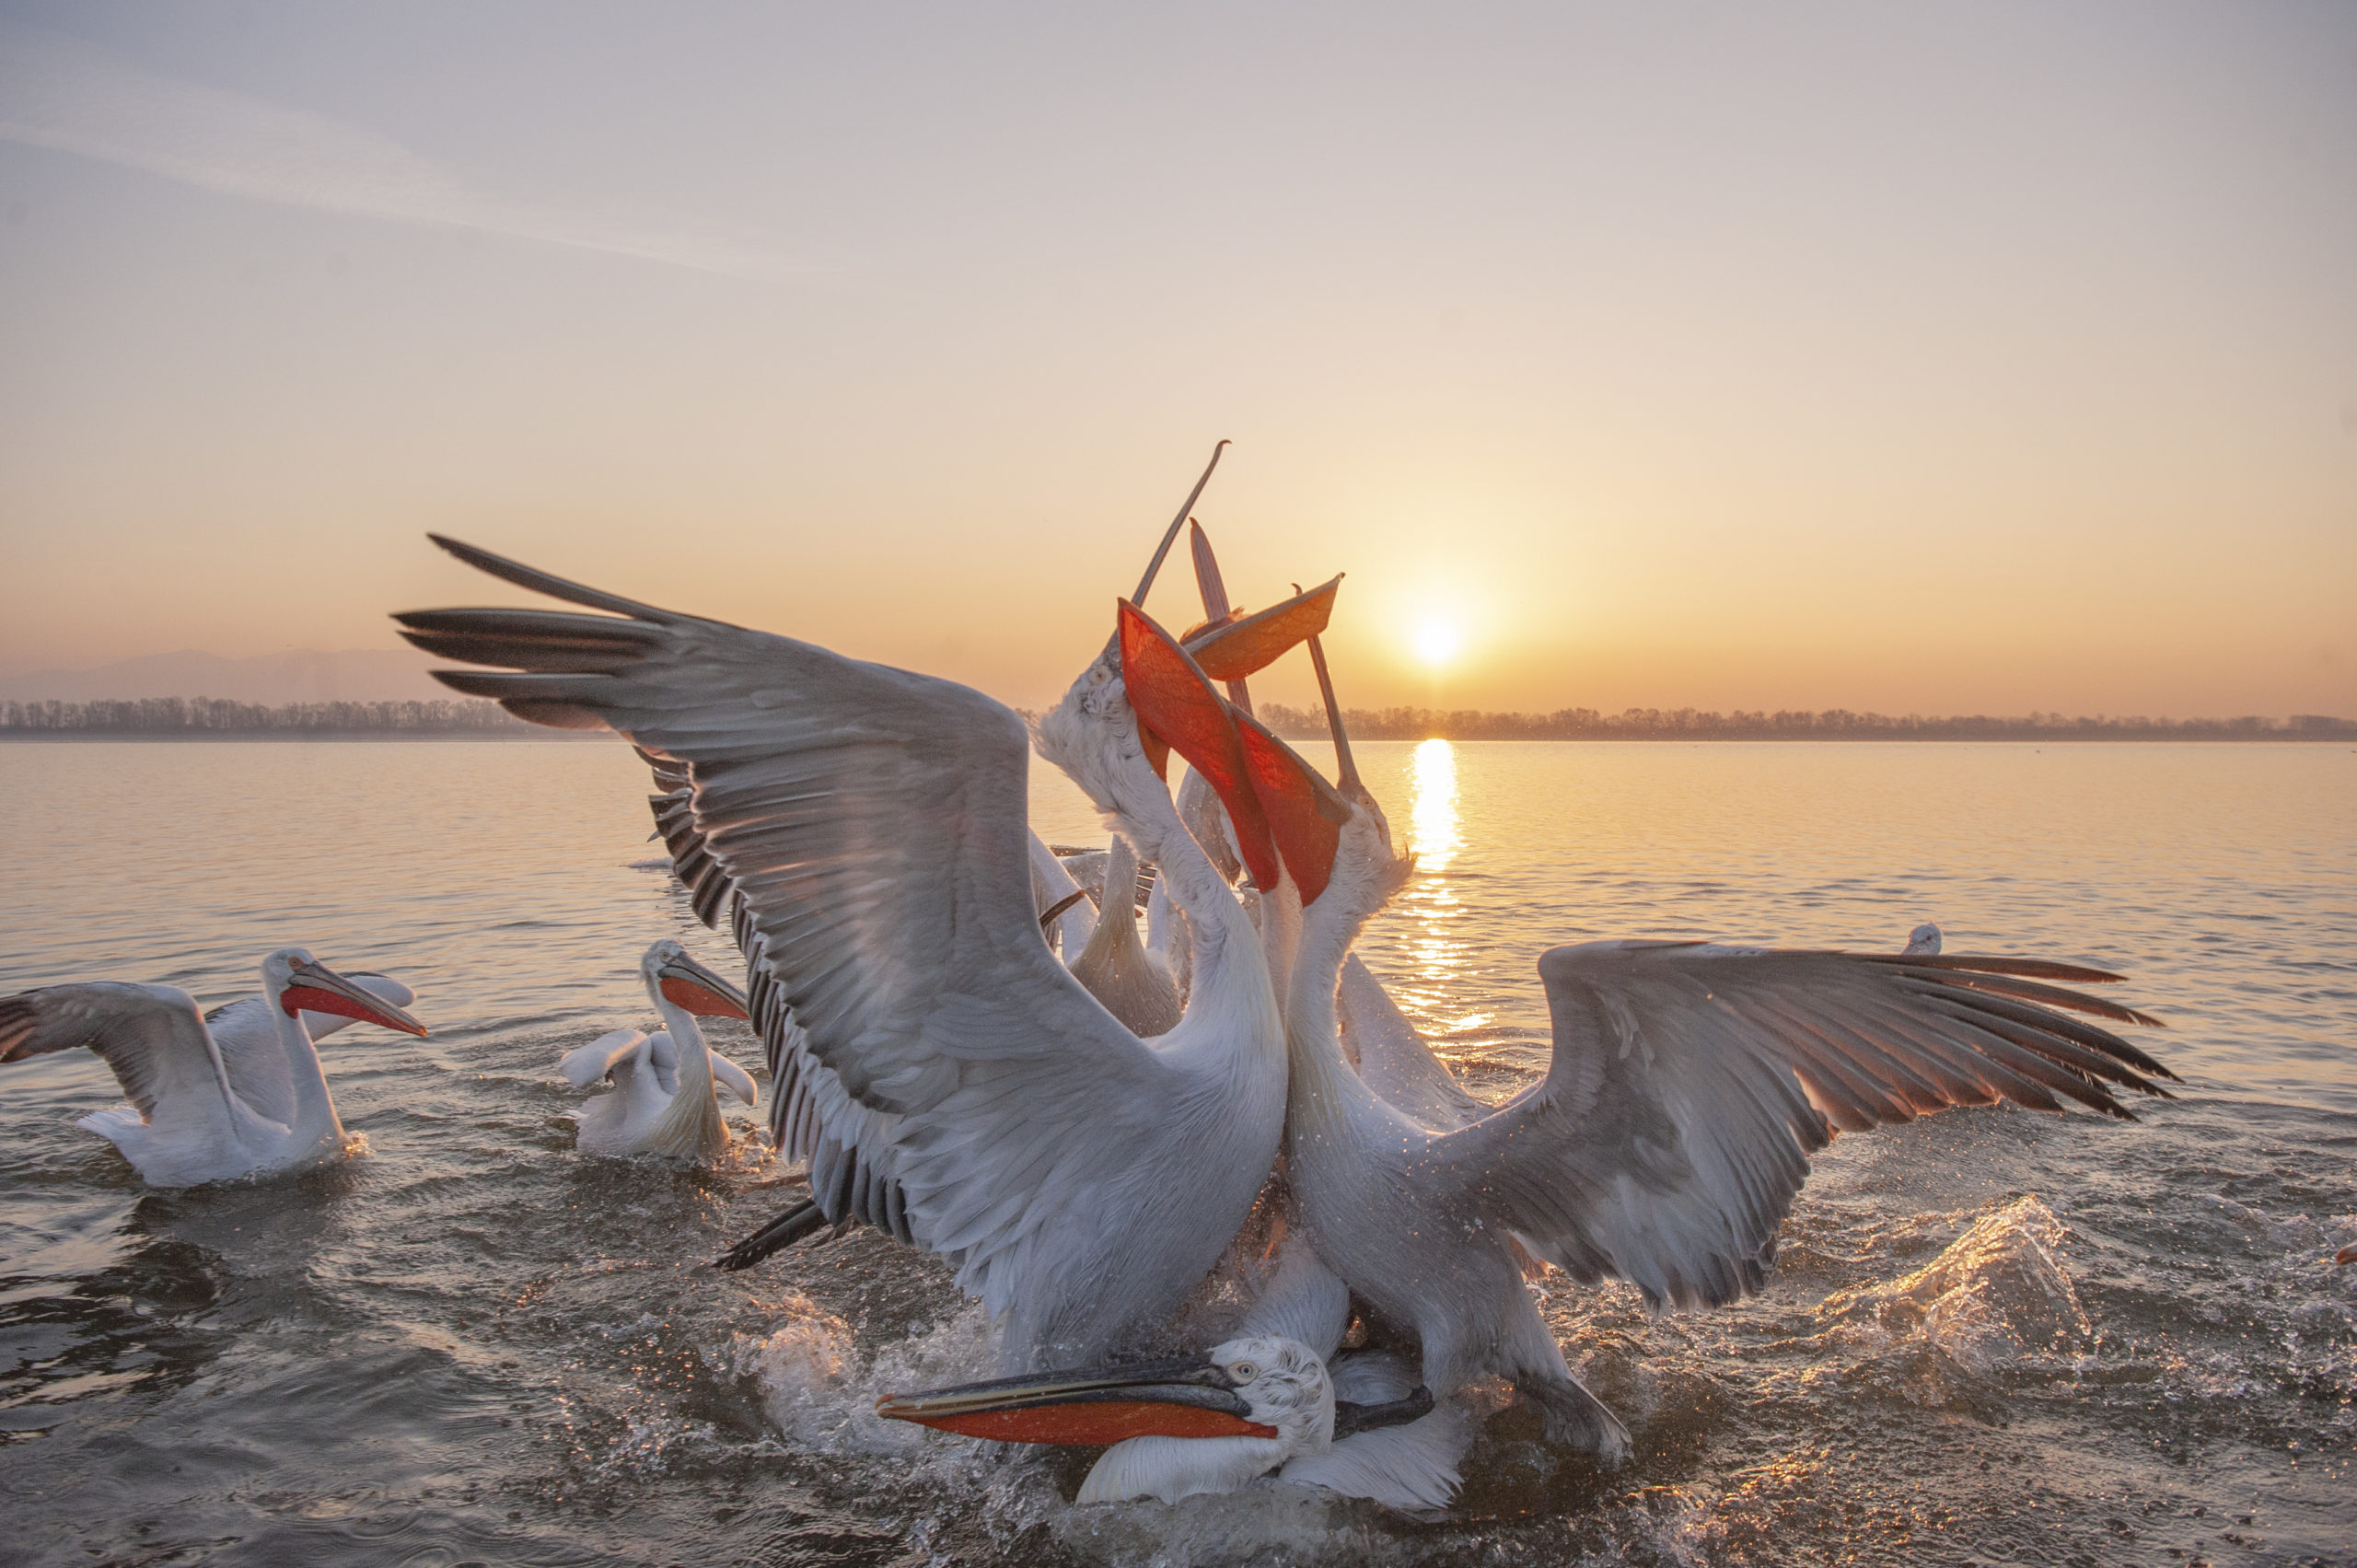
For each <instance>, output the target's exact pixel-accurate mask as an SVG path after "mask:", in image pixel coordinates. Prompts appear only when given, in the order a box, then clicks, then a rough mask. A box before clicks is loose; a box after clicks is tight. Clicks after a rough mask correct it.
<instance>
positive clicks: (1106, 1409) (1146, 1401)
mask: <svg viewBox="0 0 2357 1568" xmlns="http://www.w3.org/2000/svg"><path fill="white" fill-rule="evenodd" d="M876 1413H877V1415H880V1416H882V1417H884V1418H885V1419H886V1420H887V1421H912V1422H915V1423H917V1424H918V1425H920V1426H931V1427H935V1428H938V1429H939V1430H941V1431H943V1432H956V1433H961V1434H964V1435H966V1436H968V1437H992V1438H996V1439H997V1440H998V1441H1000V1442H1002V1443H1073V1444H1109V1443H1119V1442H1120V1441H1122V1440H1123V1439H1124V1438H1130V1437H1274V1436H1275V1435H1277V1429H1276V1428H1275V1427H1273V1426H1269V1425H1266V1424H1265V1423H1260V1422H1257V1421H1253V1420H1251V1419H1250V1416H1251V1407H1250V1406H1249V1405H1248V1404H1246V1403H1245V1402H1244V1400H1242V1399H1240V1398H1238V1397H1237V1394H1236V1392H1235V1389H1234V1385H1233V1384H1231V1383H1230V1382H1229V1381H1228V1379H1227V1376H1226V1375H1225V1373H1223V1372H1221V1371H1220V1369H1219V1368H1217V1367H1215V1366H1213V1365H1210V1364H1208V1363H1206V1362H1201V1361H1191V1360H1179V1361H1165V1362H1151V1363H1145V1364H1142V1365H1133V1366H1126V1367H1122V1366H1109V1367H1104V1368H1101V1369H1098V1370H1095V1371H1089V1372H1051V1373H1046V1374H1043V1375H1041V1376H1035V1377H1004V1378H1000V1379H999V1380H997V1381H996V1382H992V1383H969V1384H967V1385H965V1386H964V1387H962V1388H943V1389H939V1390H937V1391H935V1392H934V1393H930V1394H887V1395H886V1396H885V1397H884V1398H882V1399H880V1400H877V1401H876Z"/></svg>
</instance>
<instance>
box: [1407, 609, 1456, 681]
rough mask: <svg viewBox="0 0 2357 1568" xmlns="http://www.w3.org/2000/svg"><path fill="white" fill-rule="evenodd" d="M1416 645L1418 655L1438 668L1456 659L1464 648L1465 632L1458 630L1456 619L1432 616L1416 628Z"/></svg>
mask: <svg viewBox="0 0 2357 1568" xmlns="http://www.w3.org/2000/svg"><path fill="white" fill-rule="evenodd" d="M1414 645H1415V649H1416V656H1417V657H1418V658H1420V659H1422V660H1423V661H1424V662H1425V663H1426V664H1428V665H1430V666H1432V667H1433V668H1434V669H1438V668H1440V667H1441V666H1443V665H1445V664H1447V663H1449V662H1450V661H1452V660H1454V659H1455V658H1456V657H1457V654H1458V653H1459V651H1461V650H1462V649H1463V648H1464V646H1465V633H1463V632H1462V631H1460V630H1458V628H1457V622H1456V621H1450V620H1447V619H1446V618H1444V617H1441V616H1431V617H1428V618H1426V620H1425V621H1423V623H1422V625H1420V626H1418V627H1417V628H1416V633H1415V638H1414Z"/></svg>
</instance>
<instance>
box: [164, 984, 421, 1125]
mask: <svg viewBox="0 0 2357 1568" xmlns="http://www.w3.org/2000/svg"><path fill="white" fill-rule="evenodd" d="M339 972H340V973H341V974H342V976H343V979H345V980H348V981H351V982H352V983H353V984H354V985H356V986H358V987H359V988H360V989H361V990H363V991H365V992H366V993H368V994H369V995H371V996H374V997H375V998H377V1000H378V1001H379V1002H389V1003H391V1004H392V1005H394V1006H396V1007H406V1006H408V1005H410V1004H412V1002H415V1001H416V1000H417V993H415V992H414V991H412V990H411V989H410V988H409V987H408V986H406V985H403V984H402V983H401V981H397V980H395V979H393V978H392V977H391V976H389V975H382V974H377V973H376V972H375V971H373V970H345V971H339ZM279 1016H280V1014H279V1011H278V1009H277V1008H275V1007H273V1006H272V1005H271V1003H270V998H269V997H267V996H241V997H239V998H238V1000H237V1001H235V1002H225V1003H223V1004H222V1005H220V1006H218V1007H215V1008H214V1009H213V1010H212V1011H211V1012H209V1013H207V1014H205V1015H204V1027H205V1028H208V1029H211V1030H212V1031H213V1043H214V1046H215V1048H216V1049H217V1050H219V1051H220V1052H221V1065H222V1066H223V1068H225V1069H226V1071H227V1072H228V1074H229V1082H230V1083H232V1084H234V1085H236V1086H237V1088H238V1097H239V1098H242V1099H243V1100H244V1101H245V1102H246V1103H247V1104H248V1105H250V1106H251V1107H252V1108H253V1109H256V1110H258V1111H260V1112H261V1114H262V1115H264V1116H267V1117H269V1118H270V1119H271V1120H272V1121H284V1122H286V1123H287V1124H288V1125H290V1126H291V1125H293V1123H294V1121H295V1078H294V1074H293V1073H292V1072H291V1071H290V1070H289V1068H288V1064H287V1063H288V1056H287V1052H286V1051H285V1049H284V1047H283V1046H282V1045H281V1044H280V1043H279V1036H278V1025H277V1023H276V1022H275V1020H276V1019H277V1018H278V1017H279ZM295 1018H296V1022H297V1023H298V1024H300V1025H301V1026H302V1027H303V1033H304V1035H305V1036H306V1037H307V1038H308V1039H309V1040H310V1041H311V1043H312V1044H313V1045H315V1046H316V1045H317V1044H319V1041H321V1040H325V1039H327V1038H328V1037H329V1036H330V1035H332V1034H337V1033H340V1032H341V1031H343V1030H344V1029H348V1028H351V1027H352V1026H353V1025H354V1024H356V1023H358V1022H360V1021H361V1020H360V1019H359V1018H358V1017H357V1016H354V1015H353V1014H348V1013H319V1012H314V1011H312V1010H311V1009H309V1008H308V1007H306V1008H303V1009H301V1010H299V1011H298V1012H297V1013H296V1015H295Z"/></svg>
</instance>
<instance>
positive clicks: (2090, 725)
mask: <svg viewBox="0 0 2357 1568" xmlns="http://www.w3.org/2000/svg"><path fill="white" fill-rule="evenodd" d="M1258 711H1259V714H1260V720H1261V722H1262V723H1264V724H1266V725H1268V726H1269V727H1270V728H1271V729H1273V730H1275V731H1276V732H1277V733H1278V734H1279V735H1282V736H1284V737H1286V738H1288V739H1295V740H1299V739H1316V738H1323V737H1324V736H1325V734H1326V715H1325V714H1322V713H1313V712H1310V711H1307V710H1306V709H1301V708H1290V707H1287V706H1285V705H1284V704H1283V703H1264V704H1262V705H1261V706H1260V709H1259V710H1258ZM1345 716H1346V717H1347V719H1348V721H1349V723H1350V726H1351V734H1352V735H1353V736H1354V737H1356V738H1360V739H1364V740H1424V739H1428V738H1432V737H1434V736H1438V737H1440V738H1443V739H1446V740H2357V720H2352V719H2343V718H2333V717H2330V716H2328V715H2326V714H2294V715H2293V716H2292V717H2291V718H2288V719H2270V718H2258V717H2250V718H2237V719H2150V718H2107V717H2097V718H2070V717H2066V716H2065V715H2063V714H2029V715H2028V716H2027V717H2025V718H1988V717H1984V716H1981V715H1979V714H1975V715H1973V716H1971V717H1968V718H1925V717H1923V716H1922V715H1921V714H1908V715H1907V716H1906V717H1904V718H1892V717H1889V716H1887V715H1886V714H1853V713H1852V712H1850V711H1849V710H1848V709H1846V708H1830V709H1828V710H1827V711H1825V712H1824V713H1816V714H1811V713H1798V712H1793V711H1785V712H1782V713H1773V714H1771V713H1742V712H1736V713H1732V714H1717V713H1702V712H1700V711H1698V710H1696V709H1693V708H1675V709H1666V710H1665V709H1661V708H1630V709H1627V710H1625V711H1623V712H1621V713H1618V714H1603V713H1598V712H1597V711H1596V710H1595V709H1594V708H1562V709H1558V710H1557V711H1556V712H1554V713H1551V714H1486V713H1480V712H1477V711H1475V710H1473V709H1469V708H1459V709H1455V710H1444V709H1440V708H1353V709H1351V710H1350V711H1349V713H1348V714H1346V715H1345ZM9 733H15V734H27V733H32V734H56V733H83V734H110V735H206V734H215V735H280V736H285V737H288V738H299V737H303V736H325V735H363V734H366V735H386V734H390V735H416V736H429V735H456V736H483V735H539V736H549V735H553V734H558V733H562V732H559V731H552V730H549V729H545V728H542V727H541V726H538V725H528V724H526V723H525V722H524V721H523V720H521V719H518V718H516V717H514V716H512V715H511V714H508V713H507V711H506V710H505V709H504V708H502V707H501V706H500V705H499V704H498V703H490V702H485V701H483V700H482V699H481V698H470V699H466V700H463V701H459V702H451V701H448V700H447V699H445V700H438V701H434V702H424V703H414V702H412V703H288V704H286V705H285V706H284V707H267V706H264V705H263V704H261V703H233V702H229V701H226V700H225V699H222V698H218V697H143V698H138V699H134V700H131V701H123V702H95V703H0V734H9Z"/></svg>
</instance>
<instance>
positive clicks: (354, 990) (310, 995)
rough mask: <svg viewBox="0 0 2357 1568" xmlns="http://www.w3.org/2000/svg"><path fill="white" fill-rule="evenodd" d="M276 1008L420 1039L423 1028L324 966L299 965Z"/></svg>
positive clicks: (386, 1003) (389, 1004)
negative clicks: (332, 1017)
mask: <svg viewBox="0 0 2357 1568" xmlns="http://www.w3.org/2000/svg"><path fill="white" fill-rule="evenodd" d="M278 1005H279V1006H280V1007H282V1008H284V1010H285V1013H286V1016H288V1017H290V1018H291V1017H293V1016H295V1015H296V1014H297V1013H333V1014H335V1015H336V1016H339V1017H344V1018H357V1019H359V1020H360V1021H361V1022H362V1023H364V1024H375V1025H377V1026H378V1027H379V1028H388V1029H398V1030H400V1031H401V1033H402V1034H405V1035H422V1034H424V1032H425V1026H424V1024H421V1023H419V1022H418V1021H417V1020H416V1019H415V1018H412V1017H411V1016H409V1015H408V1014H407V1013H405V1012H403V1011H401V1009H400V1008H399V1007H396V1006H394V1005H392V1004H391V1003H389V1002H388V1001H386V1000H385V999H384V998H383V997H381V996H371V995H370V994H369V993H366V991H363V990H361V989H360V987H358V986H356V985H354V984H353V983H352V981H348V980H346V979H344V978H343V976H342V975H340V974H338V973H336V972H335V970H331V969H330V968H328V967H327V965H325V964H303V965H300V966H298V967H297V968H296V970H295V972H294V973H293V974H291V975H289V976H288V977H287V980H286V986H285V989H284V990H283V991H281V992H280V993H278Z"/></svg>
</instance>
